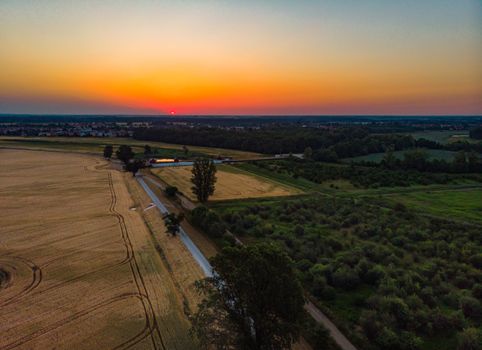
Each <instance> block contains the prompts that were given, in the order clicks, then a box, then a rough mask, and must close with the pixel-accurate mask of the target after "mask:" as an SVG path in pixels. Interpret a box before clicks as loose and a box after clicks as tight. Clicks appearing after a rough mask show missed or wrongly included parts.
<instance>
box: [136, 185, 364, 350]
mask: <svg viewBox="0 0 482 350" xmlns="http://www.w3.org/2000/svg"><path fill="white" fill-rule="evenodd" d="M136 178H137V181H139V183H140V185H141V186H142V188H144V190H145V191H146V193H147V195H148V196H149V197H150V198H151V200H152V203H154V204H155V205H156V206H157V208H158V209H159V211H160V212H161V214H167V213H169V211H168V210H167V208H166V206H165V205H164V204H163V203H162V202H161V201H160V200H159V198H158V197H157V196H156V194H155V193H154V192H152V190H151V189H150V188H149V186H147V184H146V182H145V181H144V179H143V178H142V177H141V176H136ZM151 181H152V180H151ZM152 182H154V181H152ZM179 237H180V238H181V240H182V242H183V243H184V245H185V246H186V248H187V249H188V250H189V251H190V252H191V254H192V256H193V257H194V259H195V260H196V261H197V263H198V264H199V266H201V268H202V270H203V271H204V274H205V275H206V276H208V277H211V276H212V275H213V269H212V267H211V264H210V263H209V261H208V260H207V259H206V257H205V256H204V255H203V254H202V253H201V251H200V250H199V249H198V247H196V245H195V244H194V243H193V241H192V240H191V238H189V236H188V235H187V234H186V232H185V231H184V230H183V229H182V228H180V232H179ZM305 310H306V311H307V312H308V313H309V314H310V315H311V317H313V319H314V320H315V321H316V322H318V323H321V324H322V325H323V326H324V327H325V328H326V329H328V331H329V332H330V334H331V336H332V338H333V339H334V340H335V342H336V343H337V344H338V346H339V347H340V348H341V349H342V350H357V349H356V348H355V346H354V345H353V344H352V343H351V342H350V341H349V340H348V339H347V338H346V337H345V336H344V335H343V333H341V331H340V330H339V329H338V328H337V327H336V325H335V324H334V323H333V322H331V321H330V320H329V319H328V317H326V316H325V314H323V313H322V312H321V311H320V310H319V309H318V308H317V307H316V306H315V305H314V304H313V303H312V302H311V301H307V303H306V304H305Z"/></svg>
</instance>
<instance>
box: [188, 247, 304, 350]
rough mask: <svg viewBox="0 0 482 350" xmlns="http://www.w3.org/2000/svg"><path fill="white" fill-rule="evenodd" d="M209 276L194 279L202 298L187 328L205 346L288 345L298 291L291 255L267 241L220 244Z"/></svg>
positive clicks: (295, 326) (299, 314)
mask: <svg viewBox="0 0 482 350" xmlns="http://www.w3.org/2000/svg"><path fill="white" fill-rule="evenodd" d="M211 263H212V266H213V269H214V271H215V274H214V277H212V278H207V279H205V280H203V281H201V282H198V288H199V290H200V291H201V292H202V293H203V295H204V296H205V298H204V299H203V301H202V303H201V304H200V305H199V309H198V311H197V313H196V314H195V315H194V317H193V328H192V332H193V333H194V334H195V335H196V336H197V338H198V339H199V340H200V342H201V344H202V345H203V346H205V347H206V348H207V347H209V346H214V347H215V348H217V349H259V350H261V349H263V350H264V349H266V350H271V349H289V348H291V345H292V344H293V342H295V341H296V340H297V339H298V337H299V330H300V323H301V321H302V319H303V304H304V299H303V292H302V289H301V286H300V283H299V282H298V280H297V278H296V275H295V271H294V269H293V267H292V261H291V259H290V258H289V257H288V256H287V255H286V253H285V252H283V251H282V250H281V249H280V248H279V247H277V246H274V245H270V244H266V243H263V244H257V245H252V246H236V247H229V248H225V249H223V251H222V252H221V253H220V254H218V255H217V256H216V257H214V258H213V259H212V260H211Z"/></svg>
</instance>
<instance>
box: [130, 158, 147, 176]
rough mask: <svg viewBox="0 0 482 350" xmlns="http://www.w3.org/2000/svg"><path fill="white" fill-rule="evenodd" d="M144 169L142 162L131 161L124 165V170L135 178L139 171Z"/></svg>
mask: <svg viewBox="0 0 482 350" xmlns="http://www.w3.org/2000/svg"><path fill="white" fill-rule="evenodd" d="M144 167H145V164H144V162H143V161H142V160H131V161H130V162H129V163H127V164H126V170H127V171H129V172H131V173H132V176H136V174H137V172H138V171H139V169H142V168H144Z"/></svg>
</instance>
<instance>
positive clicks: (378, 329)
mask: <svg viewBox="0 0 482 350" xmlns="http://www.w3.org/2000/svg"><path fill="white" fill-rule="evenodd" d="M473 198H474V200H475V201H477V200H476V195H474V197H473ZM479 202H480V199H479ZM378 204H379V203H378V202H372V201H371V200H366V199H365V200H363V199H356V200H353V199H340V198H335V197H332V198H330V197H323V196H314V197H311V198H306V199H293V200H289V201H288V200H284V201H276V200H271V201H262V202H260V201H251V202H242V203H239V204H236V203H230V204H221V203H219V204H217V205H216V206H214V207H213V209H212V210H211V211H209V212H208V213H207V214H206V216H212V217H213V218H215V219H216V220H221V222H222V223H218V224H219V225H222V224H225V225H227V227H228V229H229V230H230V231H231V232H233V233H235V234H236V235H238V236H239V237H241V238H242V237H245V238H249V239H250V240H252V239H255V240H259V241H269V242H276V243H277V244H280V246H281V247H283V249H285V250H286V251H287V252H288V254H289V255H290V256H291V258H292V259H293V260H294V261H295V265H296V267H297V269H298V271H299V275H300V277H301V279H302V281H303V285H304V286H305V288H306V289H307V290H308V291H309V292H310V293H311V294H312V295H313V296H314V297H315V298H316V299H317V300H318V301H319V303H320V304H321V305H323V306H324V307H326V308H328V309H329V310H330V311H331V313H332V314H333V315H334V317H335V319H336V320H337V321H338V322H339V323H340V324H341V325H342V326H343V328H344V329H345V330H349V331H350V333H351V338H352V340H354V341H356V342H357V343H358V345H359V346H360V348H363V349H386V348H390V349H432V348H435V345H434V344H436V346H437V348H438V349H447V350H448V349H452V348H453V347H451V345H452V346H453V344H454V342H456V339H457V334H458V333H459V332H462V330H463V329H464V328H467V327H480V320H481V318H480V317H481V316H482V314H481V312H482V308H481V305H480V302H479V300H480V298H479V296H480V295H479V294H480V293H481V290H482V287H480V283H481V282H482V272H481V270H480V267H482V255H481V254H480V251H481V248H482V235H481V232H482V231H481V228H480V227H478V226H471V225H465V224H463V223H455V222H450V221H446V220H443V219H437V218H431V217H426V216H423V215H419V214H418V213H417V212H415V211H412V210H411V209H410V208H406V207H405V206H404V205H402V204H396V205H393V206H392V207H389V206H388V205H387V206H385V207H380V206H379V205H378ZM212 211H214V213H213V214H210V212H212ZM216 220H215V221H216ZM478 298H479V299H478ZM440 337H448V340H447V341H446V342H444V343H442V344H440V342H438V341H437V339H439V338H440Z"/></svg>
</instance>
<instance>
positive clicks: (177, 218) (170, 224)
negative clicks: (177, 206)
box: [163, 213, 184, 236]
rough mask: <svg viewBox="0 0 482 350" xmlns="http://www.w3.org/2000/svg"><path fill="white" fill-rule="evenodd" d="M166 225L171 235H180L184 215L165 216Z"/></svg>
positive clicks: (171, 214) (172, 214)
mask: <svg viewBox="0 0 482 350" xmlns="http://www.w3.org/2000/svg"><path fill="white" fill-rule="evenodd" d="M163 219H164V223H165V224H166V230H167V232H168V233H170V234H171V235H173V236H175V235H177V234H178V232H179V229H180V225H181V222H182V220H184V214H183V213H179V214H177V215H176V214H175V213H170V214H165V215H164V216H163Z"/></svg>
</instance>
